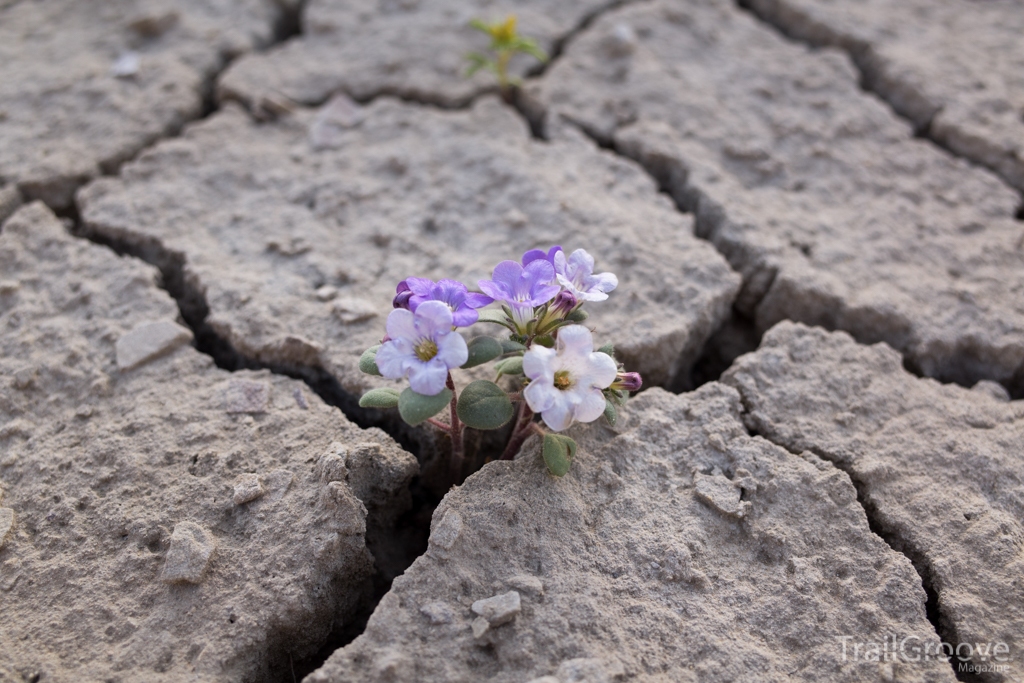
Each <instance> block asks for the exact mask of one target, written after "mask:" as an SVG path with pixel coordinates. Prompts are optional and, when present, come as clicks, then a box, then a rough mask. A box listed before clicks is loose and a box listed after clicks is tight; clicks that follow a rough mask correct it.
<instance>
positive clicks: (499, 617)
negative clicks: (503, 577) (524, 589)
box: [472, 591, 522, 626]
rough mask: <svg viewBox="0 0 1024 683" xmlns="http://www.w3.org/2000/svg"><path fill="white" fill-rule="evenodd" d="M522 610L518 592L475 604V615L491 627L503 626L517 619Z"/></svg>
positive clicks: (511, 592) (510, 592)
mask: <svg viewBox="0 0 1024 683" xmlns="http://www.w3.org/2000/svg"><path fill="white" fill-rule="evenodd" d="M521 609H522V603H521V601H520V599H519V592H518V591H509V592H508V593H502V594H501V595H495V596H494V597H491V598H486V599H484V600H477V601H476V602H474V603H473V607H472V610H473V613H474V614H478V615H480V616H481V617H483V618H484V619H486V620H487V623H488V624H490V625H491V626H501V625H502V624H507V623H508V622H510V621H512V620H513V619H515V618H516V615H517V614H519V611H520V610H521Z"/></svg>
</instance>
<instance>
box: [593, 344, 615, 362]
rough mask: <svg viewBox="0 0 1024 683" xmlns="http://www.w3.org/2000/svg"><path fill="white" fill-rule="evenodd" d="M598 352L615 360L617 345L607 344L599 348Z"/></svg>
mask: <svg viewBox="0 0 1024 683" xmlns="http://www.w3.org/2000/svg"><path fill="white" fill-rule="evenodd" d="M597 352H598V353H603V354H605V355H606V356H611V357H612V358H613V359H614V358H615V344H612V343H611V342H608V343H607V344H605V345H604V346H602V347H601V348H599V349H598V350H597Z"/></svg>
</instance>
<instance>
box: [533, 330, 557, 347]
mask: <svg viewBox="0 0 1024 683" xmlns="http://www.w3.org/2000/svg"><path fill="white" fill-rule="evenodd" d="M533 342H534V343H535V344H540V345H541V346H546V347H548V348H549V349H550V348H552V347H554V345H555V338H554V337H552V336H551V335H550V334H542V335H541V336H539V337H537V338H535V339H534V340H533Z"/></svg>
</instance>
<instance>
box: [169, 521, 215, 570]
mask: <svg viewBox="0 0 1024 683" xmlns="http://www.w3.org/2000/svg"><path fill="white" fill-rule="evenodd" d="M215 547H216V542H215V541H214V538H213V534H211V533H210V532H209V531H207V530H206V529H204V528H203V527H201V526H199V525H198V524H196V523H195V522H178V523H177V524H175V525H174V531H173V532H172V533H171V547H170V549H169V550H168V551H167V559H166V560H164V570H163V573H162V574H161V575H160V579H161V580H162V581H164V582H166V583H199V582H200V581H202V579H203V572H205V571H206V566H207V565H208V564H209V563H210V556H211V555H213V550H214V548H215Z"/></svg>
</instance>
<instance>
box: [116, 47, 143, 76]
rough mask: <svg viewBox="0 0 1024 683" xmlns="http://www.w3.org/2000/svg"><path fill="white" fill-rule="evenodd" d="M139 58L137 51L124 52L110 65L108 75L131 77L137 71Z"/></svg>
mask: <svg viewBox="0 0 1024 683" xmlns="http://www.w3.org/2000/svg"><path fill="white" fill-rule="evenodd" d="M141 61H142V60H141V58H140V57H139V53H138V52H124V53H122V54H121V56H120V57H118V58H117V61H116V62H114V63H113V65H111V67H110V75H111V76H114V77H116V78H131V77H132V76H134V75H135V74H137V73H139V65H140V64H141Z"/></svg>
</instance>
